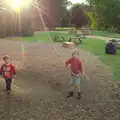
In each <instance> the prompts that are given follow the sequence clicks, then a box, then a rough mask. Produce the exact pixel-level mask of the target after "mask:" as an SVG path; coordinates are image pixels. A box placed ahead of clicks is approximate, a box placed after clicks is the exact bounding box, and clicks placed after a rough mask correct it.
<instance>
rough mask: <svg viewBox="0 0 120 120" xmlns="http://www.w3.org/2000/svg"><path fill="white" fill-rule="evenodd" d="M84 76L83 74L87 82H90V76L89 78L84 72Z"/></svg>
mask: <svg viewBox="0 0 120 120" xmlns="http://www.w3.org/2000/svg"><path fill="white" fill-rule="evenodd" d="M82 74H83V76H84V78H85V79H87V80H88V81H89V78H88V76H87V75H86V74H85V73H84V72H83V73H82Z"/></svg>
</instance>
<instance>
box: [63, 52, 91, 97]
mask: <svg viewBox="0 0 120 120" xmlns="http://www.w3.org/2000/svg"><path fill="white" fill-rule="evenodd" d="M65 64H66V67H67V68H68V69H69V70H70V73H71V80H70V85H71V91H70V93H69V94H68V96H67V97H72V96H73V92H74V90H75V89H76V88H77V92H78V96H77V98H78V99H80V98H81V90H80V80H81V75H83V76H84V77H85V78H86V79H88V77H87V75H86V74H85V73H84V68H83V64H82V61H81V60H80V59H79V53H78V51H74V52H73V53H72V58H70V59H69V60H67V61H66V62H65ZM88 80H89V79H88Z"/></svg>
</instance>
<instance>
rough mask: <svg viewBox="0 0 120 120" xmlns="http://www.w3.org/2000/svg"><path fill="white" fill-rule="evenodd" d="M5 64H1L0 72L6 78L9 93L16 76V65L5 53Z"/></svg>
mask: <svg viewBox="0 0 120 120" xmlns="http://www.w3.org/2000/svg"><path fill="white" fill-rule="evenodd" d="M3 60H4V64H3V65H2V66H1V69H0V72H1V74H2V77H3V78H4V79H5V83H6V91H7V93H8V94H10V93H11V84H12V78H13V76H16V70H15V67H14V65H12V64H11V63H10V57H9V56H8V55H5V56H4V57H3Z"/></svg>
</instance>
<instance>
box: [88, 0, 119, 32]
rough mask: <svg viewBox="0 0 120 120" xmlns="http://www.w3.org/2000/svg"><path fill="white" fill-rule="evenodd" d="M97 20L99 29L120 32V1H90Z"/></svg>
mask: <svg viewBox="0 0 120 120" xmlns="http://www.w3.org/2000/svg"><path fill="white" fill-rule="evenodd" d="M88 2H89V4H90V5H91V7H92V9H93V10H94V11H93V12H94V16H95V19H96V23H97V27H98V28H101V27H104V28H106V29H109V28H117V32H120V24H119V21H120V11H119V10H120V0H88Z"/></svg>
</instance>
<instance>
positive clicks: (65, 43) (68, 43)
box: [63, 42, 75, 48]
mask: <svg viewBox="0 0 120 120" xmlns="http://www.w3.org/2000/svg"><path fill="white" fill-rule="evenodd" d="M74 46H75V45H74V43H73V42H63V47H64V48H73V47H74Z"/></svg>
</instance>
